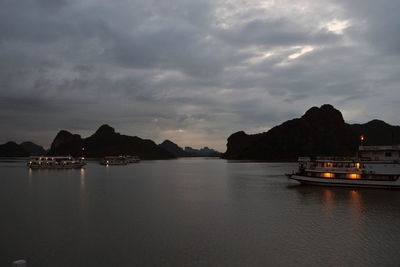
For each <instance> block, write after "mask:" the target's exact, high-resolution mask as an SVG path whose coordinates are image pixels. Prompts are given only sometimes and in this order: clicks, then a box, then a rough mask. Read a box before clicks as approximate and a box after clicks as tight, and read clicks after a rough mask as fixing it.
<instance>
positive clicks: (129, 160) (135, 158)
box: [125, 155, 140, 163]
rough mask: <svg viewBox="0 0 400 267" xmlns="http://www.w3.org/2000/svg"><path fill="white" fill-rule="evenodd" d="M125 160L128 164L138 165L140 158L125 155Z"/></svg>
mask: <svg viewBox="0 0 400 267" xmlns="http://www.w3.org/2000/svg"><path fill="white" fill-rule="evenodd" d="M125 159H126V161H127V162H128V163H139V162H140V158H139V157H138V156H130V155H127V156H125Z"/></svg>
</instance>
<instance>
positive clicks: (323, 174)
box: [322, 172, 335, 178]
mask: <svg viewBox="0 0 400 267" xmlns="http://www.w3.org/2000/svg"><path fill="white" fill-rule="evenodd" d="M322 177H325V178H334V177H335V174H334V173H331V172H324V173H322Z"/></svg>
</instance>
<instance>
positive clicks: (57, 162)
mask: <svg viewBox="0 0 400 267" xmlns="http://www.w3.org/2000/svg"><path fill="white" fill-rule="evenodd" d="M84 165H86V163H85V161H84V158H83V157H82V158H80V159H75V158H73V157H71V156H61V157H49V156H38V157H31V159H30V160H29V162H28V163H27V166H28V167H29V168H31V169H73V168H82V167H83V166H84Z"/></svg>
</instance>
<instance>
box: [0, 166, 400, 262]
mask: <svg viewBox="0 0 400 267" xmlns="http://www.w3.org/2000/svg"><path fill="white" fill-rule="evenodd" d="M295 167H296V165H295V164H289V163H254V162H229V161H225V160H219V159H199V158H197V159H196V158H195V159H180V160H166V161H142V162H140V163H139V164H131V165H127V166H110V167H105V166H101V165H99V164H98V163H96V162H90V163H89V164H88V165H87V166H86V167H85V169H81V170H28V169H27V168H26V167H25V162H23V161H2V162H0V211H1V220H0V229H1V230H0V236H1V238H0V266H10V263H11V262H12V261H13V260H16V259H21V258H23V259H26V260H27V262H28V267H30V266H41V267H43V266H276V265H281V266H343V265H347V266H349V265H350V266H377V265H381V266H399V264H400V253H399V252H398V245H399V244H400V232H399V228H400V205H399V203H400V191H398V190H385V189H351V188H328V187H314V186H299V185H298V184H297V183H296V182H289V181H288V180H287V179H286V178H285V176H284V175H283V173H285V172H288V171H291V170H292V169H294V168H295Z"/></svg>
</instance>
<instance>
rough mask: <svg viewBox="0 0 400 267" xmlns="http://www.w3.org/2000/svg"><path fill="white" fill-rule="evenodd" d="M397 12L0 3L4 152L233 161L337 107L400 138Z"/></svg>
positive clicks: (374, 5) (151, 1)
mask: <svg viewBox="0 0 400 267" xmlns="http://www.w3.org/2000/svg"><path fill="white" fill-rule="evenodd" d="M398 14H400V1H398V0H381V1H376V0H362V1H361V0H352V1H348V0H338V1H330V0H320V1H315V0H309V1H307V0H296V1H290V0H282V1H280V0H272V1H260V0H252V1H245V0H227V1H218V0H210V1H208V0H159V1H158V0H146V1H143V0H114V1H108V0H107V1H106V0H24V1H16V0H0V125H1V132H0V143H5V142H7V141H10V140H11V141H16V142H18V143H19V142H22V141H33V142H35V143H38V144H40V145H43V146H44V147H49V146H50V144H51V142H52V140H53V139H54V137H55V135H56V134H57V132H58V131H59V130H61V129H65V130H68V131H70V132H72V133H77V134H80V135H81V136H82V137H87V136H90V135H91V134H93V133H94V131H95V130H96V129H97V128H98V127H99V126H100V125H102V124H109V125H110V126H112V127H114V128H115V129H116V131H117V132H120V133H121V134H127V135H133V136H139V137H141V138H145V139H152V140H154V141H155V142H156V143H161V142H162V141H163V140H165V139H169V140H171V141H173V142H175V143H177V144H178V145H180V146H182V147H184V146H192V147H195V148H199V147H203V146H208V147H211V148H214V149H217V150H219V151H222V152H224V151H225V150H226V142H227V138H228V137H229V135H231V134H232V133H234V132H237V131H241V130H244V131H245V132H246V133H259V132H264V131H267V130H268V129H270V128H272V127H274V126H276V125H278V124H281V123H282V122H284V121H286V120H289V119H292V118H297V117H300V116H301V115H302V114H304V113H305V111H306V110H307V109H309V108H311V107H312V106H321V105H322V104H325V103H329V104H332V105H333V106H334V107H335V108H337V109H339V110H340V111H341V112H342V113H343V116H344V119H345V121H346V122H349V123H365V122H368V121H370V120H372V119H381V120H384V121H386V122H388V123H389V124H392V125H400V112H399V104H400V88H399V87H400V34H399V29H400V18H399V16H398Z"/></svg>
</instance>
